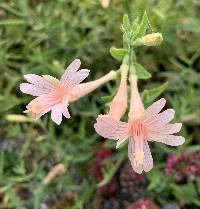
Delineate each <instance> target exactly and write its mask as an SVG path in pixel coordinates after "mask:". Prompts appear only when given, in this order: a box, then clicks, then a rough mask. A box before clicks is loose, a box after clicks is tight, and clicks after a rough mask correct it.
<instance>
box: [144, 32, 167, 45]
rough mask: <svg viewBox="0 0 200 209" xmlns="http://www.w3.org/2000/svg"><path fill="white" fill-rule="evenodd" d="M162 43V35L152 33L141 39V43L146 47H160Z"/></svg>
mask: <svg viewBox="0 0 200 209" xmlns="http://www.w3.org/2000/svg"><path fill="white" fill-rule="evenodd" d="M162 41H163V37H162V34H161V33H151V34H148V35H146V36H144V37H142V38H141V43H142V44H144V45H146V46H159V45H160V44H161V42H162Z"/></svg>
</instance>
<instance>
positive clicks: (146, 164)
mask: <svg viewBox="0 0 200 209" xmlns="http://www.w3.org/2000/svg"><path fill="white" fill-rule="evenodd" d="M143 168H144V171H145V172H149V171H150V170H151V169H152V168H153V158H152V155H151V150H150V148H149V145H148V142H147V141H144V161H143Z"/></svg>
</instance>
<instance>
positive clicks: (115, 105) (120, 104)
mask: <svg viewBox="0 0 200 209" xmlns="http://www.w3.org/2000/svg"><path fill="white" fill-rule="evenodd" d="M120 69H121V82H120V86H119V89H118V91H117V94H116V95H115V97H114V99H113V100H112V102H111V103H110V105H109V106H110V110H109V113H108V115H110V116H111V117H112V118H114V119H116V120H120V118H121V117H122V116H123V115H124V114H125V112H126V109H127V75H128V66H127V65H125V64H122V65H121V67H120Z"/></svg>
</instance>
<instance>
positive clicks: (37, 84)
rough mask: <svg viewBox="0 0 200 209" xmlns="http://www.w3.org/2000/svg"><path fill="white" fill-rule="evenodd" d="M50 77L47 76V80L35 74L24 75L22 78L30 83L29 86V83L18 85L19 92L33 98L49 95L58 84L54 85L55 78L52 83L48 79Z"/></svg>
mask: <svg viewBox="0 0 200 209" xmlns="http://www.w3.org/2000/svg"><path fill="white" fill-rule="evenodd" d="M50 77H51V76H48V79H46V77H41V76H38V75H35V74H27V75H24V78H25V79H26V80H27V81H28V82H30V84H29V83H22V84H20V90H21V91H22V92H23V93H26V94H30V95H33V96H40V95H43V94H49V93H51V92H52V91H54V90H55V88H56V86H57V84H58V83H57V84H56V83H55V79H56V78H54V82H52V79H50ZM57 81H58V80H57ZM58 82H59V81H58Z"/></svg>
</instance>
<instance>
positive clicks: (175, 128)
mask: <svg viewBox="0 0 200 209" xmlns="http://www.w3.org/2000/svg"><path fill="white" fill-rule="evenodd" d="M181 127H182V123H174V124H166V125H164V126H163V127H160V128H158V129H156V130H155V132H157V133H159V134H162V135H169V134H175V133H178V132H179V131H180V130H181Z"/></svg>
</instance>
